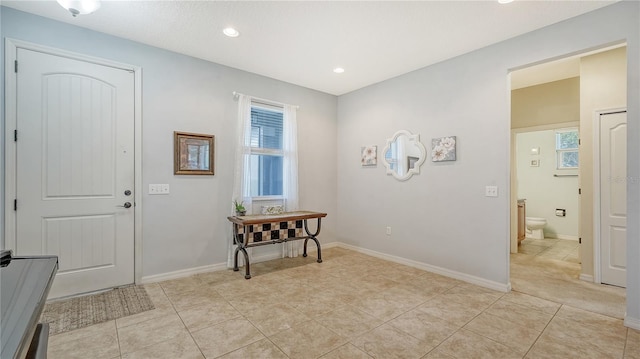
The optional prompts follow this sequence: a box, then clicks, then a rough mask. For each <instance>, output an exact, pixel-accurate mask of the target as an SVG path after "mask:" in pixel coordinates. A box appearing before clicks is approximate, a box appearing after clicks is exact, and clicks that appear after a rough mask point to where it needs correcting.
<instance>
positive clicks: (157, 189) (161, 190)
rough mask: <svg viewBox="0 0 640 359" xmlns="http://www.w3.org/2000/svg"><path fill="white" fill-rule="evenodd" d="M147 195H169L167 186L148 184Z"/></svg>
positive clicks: (166, 184)
mask: <svg viewBox="0 0 640 359" xmlns="http://www.w3.org/2000/svg"><path fill="white" fill-rule="evenodd" d="M149 194H151V195H153V194H169V184H168V183H164V184H150V185H149Z"/></svg>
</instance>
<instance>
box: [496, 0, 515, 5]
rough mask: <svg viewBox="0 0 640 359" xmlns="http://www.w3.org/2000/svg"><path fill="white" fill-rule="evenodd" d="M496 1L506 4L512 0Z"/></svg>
mask: <svg viewBox="0 0 640 359" xmlns="http://www.w3.org/2000/svg"><path fill="white" fill-rule="evenodd" d="M498 2H499V3H500V4H508V3H510V2H513V0H498Z"/></svg>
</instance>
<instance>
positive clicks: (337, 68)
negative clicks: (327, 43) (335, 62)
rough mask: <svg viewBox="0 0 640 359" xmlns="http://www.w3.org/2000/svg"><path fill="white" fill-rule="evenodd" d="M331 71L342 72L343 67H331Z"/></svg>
mask: <svg viewBox="0 0 640 359" xmlns="http://www.w3.org/2000/svg"><path fill="white" fill-rule="evenodd" d="M333 72H335V73H337V74H341V73H343V72H344V69H343V68H342V67H336V68H335V69H333Z"/></svg>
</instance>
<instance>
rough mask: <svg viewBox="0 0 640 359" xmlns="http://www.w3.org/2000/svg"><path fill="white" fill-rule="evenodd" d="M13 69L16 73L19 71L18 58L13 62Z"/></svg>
mask: <svg viewBox="0 0 640 359" xmlns="http://www.w3.org/2000/svg"><path fill="white" fill-rule="evenodd" d="M13 70H14V71H15V72H16V73H18V60H15V61H14V62H13Z"/></svg>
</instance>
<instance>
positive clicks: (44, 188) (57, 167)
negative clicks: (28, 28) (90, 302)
mask: <svg viewBox="0 0 640 359" xmlns="http://www.w3.org/2000/svg"><path fill="white" fill-rule="evenodd" d="M17 60H18V73H17V77H16V79H17V80H16V81H17V82H16V83H17V89H16V91H17V131H18V136H17V138H18V139H17V143H16V151H17V152H16V168H17V169H16V176H17V179H16V183H17V185H16V191H17V212H16V248H15V251H16V253H17V254H18V255H38V254H54V255H57V256H58V257H59V270H58V275H57V276H56V279H55V280H54V283H53V287H52V289H51V293H50V297H52V298H55V297H62V296H68V295H74V294H79V293H84V292H89V291H95V290H99V289H104V288H109V287H114V286H119V285H124V284H130V283H133V282H134V209H133V204H134V195H133V190H134V75H133V73H131V72H129V71H126V70H123V69H117V68H114V67H109V66H103V65H99V64H95V63H89V62H84V61H79V60H75V59H70V58H66V57H61V56H54V55H51V54H45V53H42V52H37V51H31V50H26V49H18V50H17ZM9 91H11V90H9ZM127 203H129V204H131V207H129V208H126V207H128V206H129V205H128V204H127Z"/></svg>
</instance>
